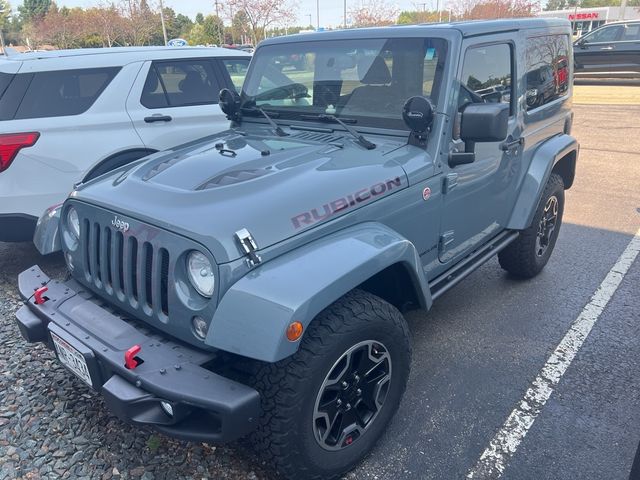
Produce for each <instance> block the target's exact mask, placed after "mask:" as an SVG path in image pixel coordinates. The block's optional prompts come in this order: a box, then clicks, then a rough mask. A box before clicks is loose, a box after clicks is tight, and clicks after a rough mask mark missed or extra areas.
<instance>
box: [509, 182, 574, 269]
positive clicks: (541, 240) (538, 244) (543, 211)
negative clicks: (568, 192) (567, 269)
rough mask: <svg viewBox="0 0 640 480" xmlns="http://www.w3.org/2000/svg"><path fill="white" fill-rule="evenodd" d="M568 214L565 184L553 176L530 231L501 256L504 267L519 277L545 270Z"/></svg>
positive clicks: (543, 194)
mask: <svg viewBox="0 0 640 480" xmlns="http://www.w3.org/2000/svg"><path fill="white" fill-rule="evenodd" d="M563 212H564V182H563V180H562V177H561V176H560V175H558V174H557V173H552V174H551V176H550V177H549V181H548V182H547V185H546V187H545V189H544V192H543V193H542V197H541V198H540V203H539V204H538V208H537V210H536V213H535V215H534V217H533V222H532V223H531V225H530V226H529V228H527V229H525V230H523V231H521V232H520V236H519V237H518V239H517V240H515V241H514V242H513V243H511V244H510V245H509V246H508V247H507V248H505V249H504V250H502V251H501V252H500V253H499V254H498V260H499V262H500V266H501V267H502V268H503V269H505V270H506V271H507V272H509V273H510V274H512V275H514V276H516V277H519V278H533V277H535V276H536V275H538V274H539V273H540V272H541V271H542V269H543V268H544V267H545V265H546V264H547V262H548V261H549V257H551V253H552V252H553V248H554V247H555V245H556V240H557V239H558V234H559V233H560V226H561V225H562V214H563Z"/></svg>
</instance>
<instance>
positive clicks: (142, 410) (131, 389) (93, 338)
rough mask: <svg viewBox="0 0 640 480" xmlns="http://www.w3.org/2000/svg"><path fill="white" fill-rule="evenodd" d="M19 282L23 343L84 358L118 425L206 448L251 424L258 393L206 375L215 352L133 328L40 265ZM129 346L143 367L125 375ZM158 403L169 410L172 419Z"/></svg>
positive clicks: (239, 434)
mask: <svg viewBox="0 0 640 480" xmlns="http://www.w3.org/2000/svg"><path fill="white" fill-rule="evenodd" d="M18 283H19V288H20V295H21V296H22V298H23V299H24V300H25V305H24V306H23V307H21V308H20V309H19V310H18V312H17V314H16V316H17V323H18V327H19V328H20V332H21V334H22V336H23V337H24V338H25V340H27V341H28V342H43V343H45V344H47V345H48V347H49V348H51V349H54V347H53V341H52V339H51V333H54V334H55V335H56V336H57V337H59V338H61V339H63V340H64V341H65V342H66V343H68V344H70V345H71V346H72V347H74V348H75V349H76V350H77V351H79V352H81V354H82V355H83V356H84V359H85V360H86V363H87V367H88V370H89V373H90V374H91V383H92V387H93V388H94V389H95V390H97V391H100V392H101V393H102V394H103V395H104V398H105V402H106V404H107V406H108V407H109V408H110V409H111V410H112V411H113V412H114V413H115V414H116V415H117V416H118V417H120V418H121V419H123V420H125V421H128V422H131V423H134V424H148V425H152V426H153V427H155V428H156V429H158V430H160V431H161V432H163V433H166V434H168V435H171V436H174V437H177V438H182V439H186V440H196V441H207V442H227V441H231V440H235V439H237V438H239V437H242V436H244V435H245V434H247V433H249V432H250V431H251V430H252V429H253V428H254V426H255V425H256V423H257V419H258V417H259V415H260V397H259V394H258V392H257V391H256V390H254V389H252V388H250V387H248V386H246V385H244V384H242V383H239V382H236V381H234V380H230V379H228V378H226V377H224V376H221V375H219V374H217V373H214V372H212V371H211V370H208V369H207V368H205V367H206V366H207V365H210V364H213V363H214V362H215V359H216V353H212V352H207V351H203V350H199V349H196V348H194V347H192V346H189V345H186V344H184V343H181V342H178V341H175V340H173V339H172V338H171V337H167V336H164V335H163V334H161V333H158V332H157V331H150V330H149V329H147V328H145V327H144V326H143V325H140V326H133V325H132V324H131V323H130V322H128V321H124V320H122V319H121V318H120V317H118V316H116V315H115V314H114V313H112V312H110V311H108V310H106V309H105V308H102V307H100V306H99V305H98V304H97V303H94V301H92V299H91V298H92V297H91V295H90V294H89V293H88V292H87V291H86V290H85V289H84V288H83V287H82V286H81V285H80V284H78V283H77V282H75V281H73V280H72V281H69V282H67V283H60V282H57V281H55V280H50V279H49V278H48V277H47V276H46V275H45V274H44V273H43V272H42V271H41V270H40V268H39V267H37V266H34V267H32V268H30V269H28V270H26V271H24V272H22V273H21V274H20V275H19V276H18ZM43 285H46V286H47V288H48V290H47V292H46V293H45V294H44V295H45V297H46V298H47V300H46V302H45V303H42V304H40V305H36V303H35V301H34V292H35V290H36V289H38V288H39V287H41V286H43ZM133 345H140V346H141V347H142V350H141V351H140V353H138V355H137V357H138V358H139V359H141V360H142V361H143V363H141V364H139V365H138V366H137V367H136V368H135V369H131V370H130V369H127V368H126V367H125V365H124V353H125V352H126V351H127V350H128V349H129V348H131V347H132V346H133ZM161 401H164V402H168V403H169V404H171V406H172V407H173V416H172V417H171V416H169V415H168V414H167V413H165V411H163V409H162V408H161V406H160V402H161Z"/></svg>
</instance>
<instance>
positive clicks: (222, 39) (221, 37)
mask: <svg viewBox="0 0 640 480" xmlns="http://www.w3.org/2000/svg"><path fill="white" fill-rule="evenodd" d="M214 5H215V6H216V18H217V19H218V22H219V21H220V14H219V13H218V5H220V2H218V0H216V1H215V2H214ZM220 27H222V28H220ZM221 30H222V31H221ZM223 37H224V26H222V25H220V23H218V46H220V45H222V44H223V43H224V38H223Z"/></svg>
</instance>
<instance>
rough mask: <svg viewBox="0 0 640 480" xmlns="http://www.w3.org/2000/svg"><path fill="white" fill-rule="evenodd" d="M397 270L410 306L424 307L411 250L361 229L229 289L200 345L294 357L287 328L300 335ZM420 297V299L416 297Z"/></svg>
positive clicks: (374, 226)
mask: <svg viewBox="0 0 640 480" xmlns="http://www.w3.org/2000/svg"><path fill="white" fill-rule="evenodd" d="M397 263H402V264H404V265H403V266H404V267H406V268H407V270H408V271H409V272H410V276H411V277H412V279H411V280H412V283H413V288H414V289H415V290H416V291H417V292H418V295H417V296H418V297H419V298H418V301H419V303H420V304H421V306H423V307H424V308H430V307H431V304H432V299H431V293H430V291H429V286H428V283H427V280H426V278H425V276H424V273H423V270H422V265H421V262H420V256H419V255H418V252H417V250H416V248H415V247H414V245H413V244H412V243H411V242H410V241H409V240H407V239H406V238H404V237H403V236H401V235H399V234H398V233H397V232H395V231H393V230H391V229H390V228H388V227H386V226H385V225H382V224H378V223H364V224H359V225H356V226H353V227H349V228H347V229H345V230H341V231H340V232H337V233H335V234H332V235H329V236H327V237H324V238H322V239H320V240H316V241H314V242H311V243H310V244H307V245H305V246H303V247H300V248H298V249H296V250H293V251H291V252H289V253H286V254H284V255H282V256H281V257H278V258H276V259H274V260H271V261H269V262H267V263H265V264H263V265H261V266H259V267H258V268H256V269H255V270H253V271H251V272H250V273H249V274H247V275H246V276H244V277H243V278H242V279H240V280H239V281H238V282H236V283H235V284H234V285H233V286H232V287H231V288H230V289H229V290H228V291H227V292H226V293H225V294H224V296H223V297H222V299H221V301H220V304H219V305H218V308H217V310H216V313H215V314H214V317H213V319H212V321H211V325H210V327H209V332H208V334H207V338H206V340H205V343H206V344H208V345H210V346H212V347H215V348H219V349H221V350H225V351H228V352H232V353H235V354H238V355H242V356H245V357H249V358H253V359H257V360H262V361H266V362H277V361H278V360H281V359H283V358H285V357H288V356H290V355H292V354H293V353H295V352H296V351H297V350H298V347H299V345H300V340H301V339H299V340H298V341H296V342H290V341H289V340H287V338H286V336H285V333H286V329H287V327H288V325H289V324H290V323H291V322H293V321H300V322H301V323H302V324H303V326H304V328H305V330H306V328H307V327H308V326H309V324H310V323H311V321H312V320H313V319H314V318H315V317H316V315H318V313H320V312H321V311H322V310H323V309H325V308H326V307H327V306H329V305H331V304H332V303H333V302H335V301H336V300H337V299H338V298H340V297H341V296H343V295H344V294H346V293H347V292H349V291H350V290H352V289H354V288H356V287H358V286H359V285H360V284H362V283H363V282H364V281H365V280H367V279H369V278H371V277H372V276H374V275H375V274H376V273H378V272H381V271H382V270H384V269H385V268H387V267H389V266H391V265H394V264H397ZM420 297H421V298H420Z"/></svg>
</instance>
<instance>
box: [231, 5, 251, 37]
mask: <svg viewBox="0 0 640 480" xmlns="http://www.w3.org/2000/svg"><path fill="white" fill-rule="evenodd" d="M248 25H249V20H247V15H246V14H245V13H244V10H240V11H239V12H237V13H236V14H235V15H233V20H231V43H243V42H244V40H243V39H244V38H245V37H246V36H248V35H249V29H248V28H247V26H248Z"/></svg>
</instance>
